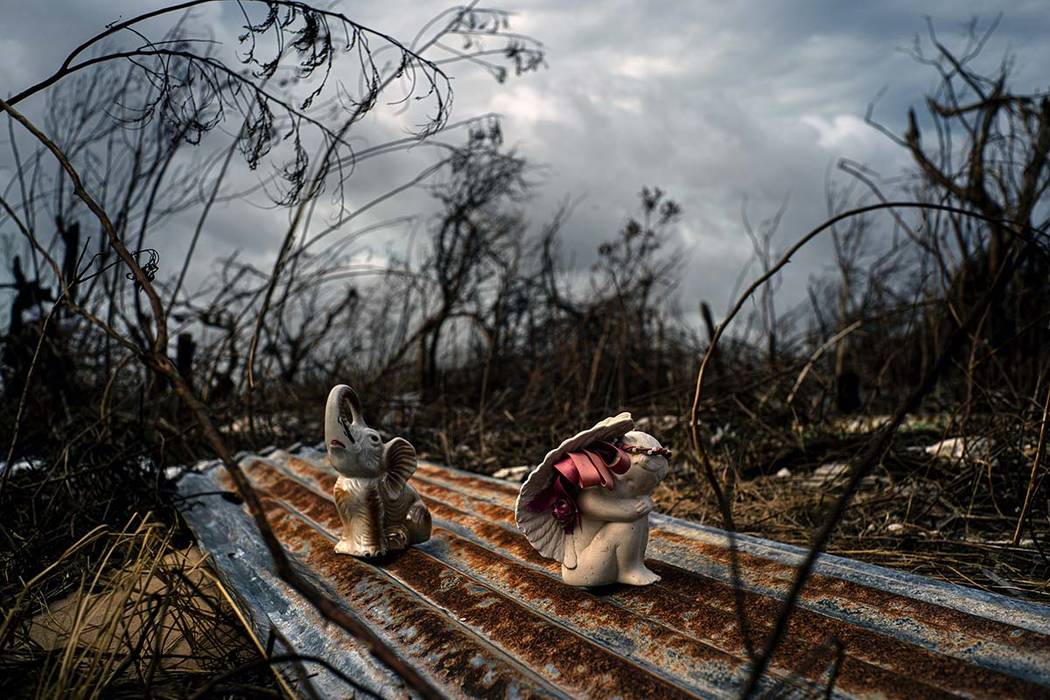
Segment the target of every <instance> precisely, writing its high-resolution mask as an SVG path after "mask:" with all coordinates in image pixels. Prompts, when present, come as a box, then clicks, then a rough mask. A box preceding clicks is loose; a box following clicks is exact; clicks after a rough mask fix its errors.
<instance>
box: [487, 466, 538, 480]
mask: <svg viewBox="0 0 1050 700" xmlns="http://www.w3.org/2000/svg"><path fill="white" fill-rule="evenodd" d="M529 469H530V467H528V466H520V467H506V468H504V469H499V470H497V471H496V472H495V473H494V474H493V475H492V476H494V477H495V478H497V479H506V480H507V481H521V480H522V479H524V478H525V475H526V474H528V473H529Z"/></svg>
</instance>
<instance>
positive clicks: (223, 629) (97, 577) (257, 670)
mask: <svg viewBox="0 0 1050 700" xmlns="http://www.w3.org/2000/svg"><path fill="white" fill-rule="evenodd" d="M172 532H173V531H172V529H171V528H170V527H166V526H164V525H161V524H160V523H158V522H156V521H155V520H153V519H152V518H151V517H149V516H146V517H137V516H136V517H133V518H132V519H131V520H130V521H129V522H128V523H127V525H126V526H125V527H124V528H123V529H120V530H113V529H110V528H107V527H105V526H99V527H96V528H94V529H93V530H92V531H90V532H89V533H88V534H86V535H85V536H83V537H81V538H80V539H79V540H78V541H77V542H76V543H74V544H73V545H72V546H71V547H69V548H68V549H67V550H66V551H65V552H64V553H63V554H62V555H61V556H60V557H59V558H58V559H57V560H56V561H54V562H53V563H51V564H50V566H48V567H47V568H46V569H44V570H43V571H41V572H40V573H39V574H38V575H37V576H36V577H34V578H33V579H32V580H29V581H27V582H26V583H25V586H24V587H23V589H22V592H21V593H20V594H19V595H18V597H17V598H16V599H15V600H14V601H12V602H11V604H10V605H5V607H4V610H3V623H2V627H0V651H2V656H0V659H2V661H0V664H2V666H3V673H2V677H3V680H2V681H0V686H2V693H3V694H4V695H5V696H6V697H32V698H57V697H62V698H98V697H103V696H105V697H143V696H146V695H148V696H151V697H162V698H167V697H171V698H183V697H192V696H193V695H194V693H195V692H196V691H197V690H200V689H206V693H207V694H208V695H209V696H218V695H222V696H225V697H230V696H253V697H258V696H264V695H279V692H278V689H279V688H280V687H281V684H283V681H281V680H280V679H277V678H275V676H274V675H273V674H271V673H270V672H269V671H268V670H267V668H266V666H265V665H259V664H257V663H256V665H255V666H253V667H252V668H251V669H250V670H245V671H244V672H243V673H233V674H230V675H229V676H228V677H226V678H225V680H224V682H223V683H221V684H218V685H216V686H214V687H207V686H208V684H209V682H210V681H211V680H212V679H213V677H214V676H216V674H220V673H224V672H229V671H230V670H233V669H237V668H239V667H242V666H245V665H248V664H251V663H252V662H258V660H259V659H260V658H261V657H262V656H263V655H264V650H263V649H262V648H261V647H260V646H259V645H258V641H257V640H255V639H254V637H253V636H252V633H251V632H250V629H249V628H247V626H246V625H245V624H244V618H243V615H241V613H240V612H239V610H237V608H236V605H235V603H234V602H233V600H232V599H231V598H230V596H229V595H228V593H227V592H226V591H224V590H223V588H222V586H221V584H220V583H219V582H218V581H217V580H216V579H215V577H214V575H213V574H212V573H211V572H210V571H209V569H208V568H207V566H206V562H205V561H204V559H203V558H202V557H201V555H200V554H199V552H198V551H197V550H196V549H195V548H193V547H186V548H183V549H179V548H177V547H176V546H174V545H173V542H172ZM63 592H64V593H63Z"/></svg>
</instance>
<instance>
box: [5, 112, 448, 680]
mask: <svg viewBox="0 0 1050 700" xmlns="http://www.w3.org/2000/svg"><path fill="white" fill-rule="evenodd" d="M0 110H3V111H6V112H7V113H8V114H10V115H11V116H12V117H13V118H14V119H15V120H16V121H18V122H19V123H20V124H22V126H23V127H25V128H26V130H27V131H29V132H30V133H31V134H32V135H33V136H34V137H35V138H36V139H37V140H38V141H39V142H40V143H41V144H43V145H44V146H45V147H46V148H47V149H48V150H49V151H51V153H52V154H53V155H54V156H55V158H56V160H58V162H59V164H60V165H61V166H62V169H63V170H64V171H65V172H66V174H67V175H68V176H69V178H70V180H71V181H72V183H73V188H74V193H75V194H76V196H77V197H78V198H79V199H80V200H81V201H83V202H84V204H85V205H87V207H88V209H89V210H90V211H91V212H92V214H94V215H95V217H96V218H97V219H98V221H99V223H100V224H101V225H102V229H103V231H104V232H105V233H106V236H107V237H108V239H109V242H110V245H112V247H113V248H114V249H115V250H116V251H117V254H118V255H119V256H120V258H121V260H123V262H124V263H125V265H127V267H128V268H129V269H130V270H131V273H132V276H133V278H134V279H135V281H136V282H137V283H138V285H139V287H140V288H141V289H142V290H143V291H144V292H145V293H146V295H147V296H148V298H149V303H150V307H151V310H152V312H153V316H154V318H155V319H156V321H157V323H156V336H155V338H154V340H153V343H152V344H151V347H149V348H135V345H134V344H133V343H132V342H131V341H130V340H128V339H127V338H124V337H123V336H120V338H121V339H122V341H123V343H124V344H125V345H127V346H130V347H131V348H135V349H136V351H137V353H138V354H139V355H140V357H141V360H142V362H143V363H144V364H145V365H146V366H148V367H150V368H151V369H153V370H154V371H155V372H157V374H159V375H161V376H163V377H165V378H166V379H168V381H170V382H171V385H172V387H173V388H174V390H175V393H176V395H177V396H178V397H179V399H180V400H181V401H182V402H183V404H185V405H186V407H187V408H188V409H189V410H190V412H191V413H192V415H193V417H194V419H195V420H196V421H197V423H198V425H199V426H200V428H201V431H202V433H203V435H204V438H205V440H206V441H207V443H208V445H209V446H210V447H211V448H212V449H213V450H214V451H215V454H217V455H218V456H219V458H220V459H221V460H222V463H223V465H224V466H225V467H226V470H227V471H228V472H229V474H230V477H231V478H232V479H233V482H234V484H235V485H236V486H237V490H238V492H239V493H240V495H241V497H242V498H243V499H244V501H245V503H246V504H247V505H248V509H249V511H250V512H251V514H252V517H253V519H254V520H255V523H256V526H257V527H258V528H259V533H260V534H261V535H262V539H263V542H264V543H265V544H266V548H267V550H268V551H269V553H270V556H271V557H273V560H274V565H275V567H276V570H277V574H278V575H279V576H280V577H281V578H282V579H283V580H284V581H285V582H287V583H288V584H289V585H290V586H292V588H294V589H295V590H296V591H297V592H298V593H299V594H300V595H302V596H303V597H304V598H305V599H306V600H307V601H309V602H310V603H311V604H312V605H313V606H314V607H316V608H317V609H318V611H319V612H320V613H321V614H322V615H323V616H324V617H325V618H327V619H329V620H332V621H333V622H335V623H337V624H338V625H340V626H341V627H343V628H344V629H346V630H347V631H348V632H350V633H351V634H352V635H354V636H355V637H357V638H358V639H359V640H361V642H362V643H363V644H364V646H365V647H366V648H367V649H368V650H369V651H370V652H371V653H372V654H374V655H375V656H376V657H377V658H378V659H379V660H380V661H382V662H383V663H385V664H386V665H387V666H389V667H390V669H391V670H393V671H394V672H395V673H397V674H398V675H399V676H400V677H401V678H402V679H403V680H404V681H405V682H406V683H407V684H408V685H409V686H410V687H412V689H413V690H415V691H417V692H418V693H420V695H422V696H423V697H426V698H434V699H435V700H436V699H437V698H441V697H443V695H442V693H441V692H439V691H438V689H437V688H436V687H434V685H432V684H431V683H430V682H429V681H428V680H427V679H425V678H424V677H423V676H422V675H420V674H419V673H418V672H417V671H416V670H415V669H414V668H413V667H412V666H411V665H409V664H406V663H405V662H404V661H403V660H402V659H401V658H400V657H399V656H397V654H395V653H394V651H393V650H392V649H390V648H389V647H388V646H387V645H386V644H385V642H383V640H382V639H380V638H379V636H378V635H376V634H375V633H374V632H373V631H372V630H371V629H370V628H369V627H367V626H366V625H365V624H364V623H362V622H361V621H360V620H357V619H356V618H353V617H351V616H350V615H348V614H347V613H345V612H344V611H343V610H342V609H341V608H340V607H339V606H338V605H336V604H335V603H334V602H333V601H332V600H330V599H329V598H328V597H327V596H325V595H324V594H323V593H321V591H319V590H318V589H317V588H316V587H315V586H313V585H312V584H310V583H309V582H307V581H306V580H305V579H304V578H303V577H302V576H300V575H299V573H298V572H297V571H296V570H295V569H294V568H293V567H292V564H291V562H290V560H289V559H288V554H287V553H286V552H285V550H284V548H283V547H282V546H281V543H280V542H279V541H278V540H277V537H276V536H275V535H274V533H273V529H272V528H271V527H270V523H269V520H268V519H267V517H266V513H265V511H264V510H263V506H262V502H261V501H260V500H259V496H258V494H257V493H256V492H255V489H254V488H252V486H251V482H250V481H249V480H248V477H247V476H246V475H245V473H244V471H243V470H241V468H240V466H239V465H238V464H237V463H236V461H234V459H233V456H232V454H231V452H230V450H229V448H227V446H226V444H225V441H224V440H223V439H222V437H221V436H220V435H219V432H218V430H217V429H216V428H215V425H214V423H213V422H212V420H211V417H210V416H209V415H208V411H207V409H206V408H205V406H204V404H203V403H202V402H201V401H200V399H198V398H197V396H196V395H195V394H194V392H193V390H192V389H191V388H190V386H189V385H188V384H187V383H186V381H185V379H184V378H183V377H182V375H181V374H180V373H179V372H178V370H177V369H176V367H175V364H174V363H173V362H172V361H171V359H170V358H169V357H168V355H167V329H166V326H165V323H164V318H165V316H164V309H163V305H162V303H161V301H160V296H159V295H158V293H157V290H156V288H155V287H154V286H153V283H152V282H151V281H150V279H149V277H148V276H147V275H146V273H145V271H143V269H142V267H141V266H140V265H139V264H138V261H137V260H136V259H135V257H134V256H133V255H132V254H131V253H130V252H129V251H128V249H127V247H126V246H125V245H124V243H123V241H122V240H121V239H120V235H119V234H118V233H117V231H116V229H115V228H114V226H113V223H112V222H111V221H110V219H109V217H108V215H107V214H106V212H105V211H104V210H103V209H102V207H101V206H100V205H99V204H98V203H97V202H96V201H95V199H94V198H93V197H92V196H91V195H90V194H89V193H88V192H87V190H86V189H85V188H84V186H83V184H82V181H81V178H80V176H79V174H78V173H77V171H76V169H75V168H74V167H73V165H72V164H71V163H70V162H69V159H68V158H67V157H66V155H65V153H63V152H62V150H61V149H60V148H59V147H58V146H57V145H56V144H55V143H54V142H53V141H52V140H51V139H49V138H48V137H47V136H46V135H45V134H43V133H42V132H41V131H40V130H39V129H37V128H36V126H35V125H34V124H33V123H32V122H30V121H29V120H28V119H27V118H26V117H25V116H24V115H22V114H21V113H20V112H18V111H17V110H16V109H14V108H13V107H12V106H11V105H10V104H8V103H7V102H6V101H4V100H3V99H0ZM73 308H74V310H79V307H77V306H73ZM86 318H87V319H88V320H89V321H90V320H92V319H93V317H86Z"/></svg>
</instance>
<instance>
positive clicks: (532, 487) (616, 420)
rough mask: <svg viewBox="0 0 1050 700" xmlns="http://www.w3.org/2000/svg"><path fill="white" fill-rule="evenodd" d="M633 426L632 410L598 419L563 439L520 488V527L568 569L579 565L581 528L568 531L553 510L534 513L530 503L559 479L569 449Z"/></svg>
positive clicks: (543, 551)
mask: <svg viewBox="0 0 1050 700" xmlns="http://www.w3.org/2000/svg"><path fill="white" fill-rule="evenodd" d="M633 428H634V421H633V420H632V419H631V414H630V413H620V414H618V415H616V416H613V417H611V418H606V419H605V420H603V421H599V422H598V423H596V424H595V425H594V427H592V428H589V429H588V430H584V431H582V432H579V433H576V434H575V435H573V436H572V437H571V438H569V439H567V440H564V441H563V442H562V443H561V444H560V445H558V447H556V448H555V449H553V450H551V451H550V452H548V453H547V456H546V457H544V458H543V461H542V462H540V464H539V466H537V467H536V468H535V469H533V470H532V472H531V473H530V474H529V476H528V478H527V479H525V482H524V483H523V484H522V485H521V489H519V491H518V499H517V501H516V502H515V503H514V520H515V522H517V524H518V529H519V530H521V532H522V533H523V534H524V535H525V538H526V539H527V540H528V541H529V544H531V545H532V546H533V547H534V548H535V549H536V551H538V552H539V553H540V555H542V556H544V557H546V558H548V559H555V560H557V561H559V562H561V563H562V564H563V565H564V566H565V568H567V569H575V568H576V564H577V542H576V539H577V535H578V534H579V528H574V529H573V532H571V533H566V532H565V526H564V525H562V524H561V523H559V522H558V521H557V520H555V519H554V518H553V517H551V514H550V512H548V511H541V512H535V511H532V510H530V509H529V507H528V504H529V503H531V502H532V500H533V499H534V498H536V497H537V496H539V495H540V494H541V493H542V492H543V491H544V490H545V489H546V488H547V487H548V486H550V484H551V481H552V480H553V479H555V478H556V476H557V472H556V471H555V469H554V463H555V462H556V461H557V460H558V459H559V458H560V457H561V456H562V455H564V454H566V453H567V452H572V451H574V450H578V449H580V448H581V447H584V446H585V445H587V444H589V443H592V442H594V441H596V440H611V439H613V438H616V437H620V436H621V435H623V434H624V433H626V432H628V431H630V430H632V429H633Z"/></svg>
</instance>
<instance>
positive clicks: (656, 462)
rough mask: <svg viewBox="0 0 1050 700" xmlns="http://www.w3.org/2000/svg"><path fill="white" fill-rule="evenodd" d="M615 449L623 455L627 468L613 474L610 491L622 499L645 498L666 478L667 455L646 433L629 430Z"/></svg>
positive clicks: (669, 453) (667, 467)
mask: <svg viewBox="0 0 1050 700" xmlns="http://www.w3.org/2000/svg"><path fill="white" fill-rule="evenodd" d="M618 447H619V448H620V449H621V450H623V451H624V452H626V453H627V454H628V455H629V456H630V459H631V465H630V467H628V468H627V470H626V471H624V472H622V473H617V474H616V476H615V479H616V481H615V485H614V488H613V490H614V491H615V492H616V493H619V494H622V495H624V496H647V495H649V494H650V493H652V492H653V489H655V488H656V485H657V484H659V483H660V481H661V480H662V479H663V478H664V477H665V476H667V472H668V470H669V469H670V463H669V462H668V457H670V455H671V451H670V450H668V449H667V448H666V447H664V446H663V445H661V444H660V441H659V440H657V439H656V438H654V437H653V436H652V435H650V434H649V433H643V432H641V431H639V430H632V431H630V432H628V433H627V434H626V435H624V436H623V438H621V439H620V441H619V443H618Z"/></svg>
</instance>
